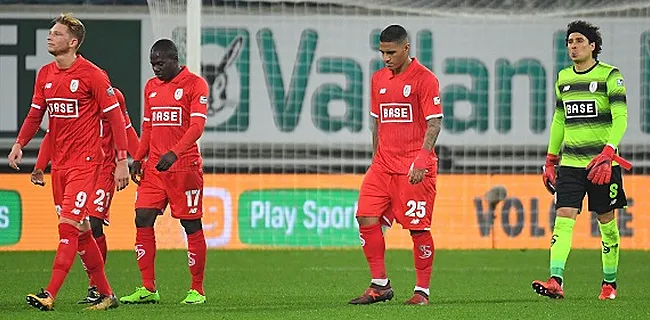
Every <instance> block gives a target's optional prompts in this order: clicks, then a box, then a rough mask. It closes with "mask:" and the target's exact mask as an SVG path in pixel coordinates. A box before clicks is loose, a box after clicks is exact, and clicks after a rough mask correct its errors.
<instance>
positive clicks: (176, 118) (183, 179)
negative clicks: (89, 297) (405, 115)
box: [120, 39, 208, 304]
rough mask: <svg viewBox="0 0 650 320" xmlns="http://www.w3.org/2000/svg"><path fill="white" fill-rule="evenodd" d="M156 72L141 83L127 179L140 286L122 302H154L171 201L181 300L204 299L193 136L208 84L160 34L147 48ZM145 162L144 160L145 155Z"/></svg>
mask: <svg viewBox="0 0 650 320" xmlns="http://www.w3.org/2000/svg"><path fill="white" fill-rule="evenodd" d="M149 58H150V62H151V67H152V69H153V72H154V74H155V77H154V78H152V79H149V81H148V82H147V84H146V85H145V88H144V117H143V124H142V138H141V141H140V148H139V149H138V152H137V154H136V156H135V158H134V159H133V160H134V162H133V166H132V167H131V178H132V179H133V181H134V182H136V183H137V184H138V185H139V186H138V193H137V197H136V202H135V226H136V230H137V231H136V238H135V251H136V254H137V261H138V267H139V268H140V274H141V276H142V287H139V288H136V291H135V292H134V293H133V294H131V295H129V296H125V297H121V298H120V302H122V303H157V302H159V301H160V294H159V293H158V290H157V289H156V283H155V278H156V277H155V272H154V260H155V256H156V237H155V233H154V228H153V227H154V223H155V222H156V217H157V216H158V215H160V214H162V213H163V211H165V208H166V207H167V205H168V204H169V205H170V209H171V215H172V217H173V218H176V219H179V220H180V222H181V225H182V226H183V228H184V229H185V233H186V234H187V258H188V264H189V268H190V273H191V275H192V284H191V286H190V290H189V291H188V293H187V297H186V298H185V299H184V300H183V301H182V302H181V303H184V304H198V303H204V302H205V301H206V299H205V293H204V292H203V274H204V269H205V258H206V243H205V237H204V236H203V225H202V223H201V218H202V217H203V160H202V159H201V154H200V153H199V148H198V145H197V143H196V141H197V140H198V139H199V138H200V137H201V135H202V134H203V128H204V127H205V121H206V119H207V115H206V114H207V113H206V112H207V103H208V84H207V82H206V81H205V80H204V79H203V78H201V77H200V76H198V75H196V74H194V73H192V72H190V71H189V70H188V69H187V67H181V66H180V65H179V63H178V49H177V48H176V45H175V44H174V42H173V41H171V40H169V39H161V40H158V41H156V43H154V44H153V46H152V47H151V52H150V57H149ZM145 156H147V161H146V163H145V164H144V165H143V160H144V158H145Z"/></svg>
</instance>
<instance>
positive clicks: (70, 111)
mask: <svg viewBox="0 0 650 320" xmlns="http://www.w3.org/2000/svg"><path fill="white" fill-rule="evenodd" d="M45 104H47V113H48V114H49V115H50V117H52V118H77V117H79V102H78V101H77V99H64V98H51V99H45Z"/></svg>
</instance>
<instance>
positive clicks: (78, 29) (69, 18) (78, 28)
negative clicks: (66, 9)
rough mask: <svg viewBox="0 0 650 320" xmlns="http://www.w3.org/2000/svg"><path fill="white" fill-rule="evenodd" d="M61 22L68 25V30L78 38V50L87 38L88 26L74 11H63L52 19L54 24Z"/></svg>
mask: <svg viewBox="0 0 650 320" xmlns="http://www.w3.org/2000/svg"><path fill="white" fill-rule="evenodd" d="M57 23H60V24H62V25H65V26H67V27H68V32H69V33H70V34H71V35H72V37H73V38H75V39H77V50H79V47H81V44H82V43H83V42H84V39H85V38H86V27H85V26H84V24H83V23H82V22H81V20H79V19H77V18H75V17H74V16H73V15H72V13H62V14H60V15H59V16H58V17H56V18H54V20H52V24H57Z"/></svg>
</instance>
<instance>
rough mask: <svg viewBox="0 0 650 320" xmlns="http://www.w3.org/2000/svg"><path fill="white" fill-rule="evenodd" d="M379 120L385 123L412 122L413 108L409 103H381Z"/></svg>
mask: <svg viewBox="0 0 650 320" xmlns="http://www.w3.org/2000/svg"><path fill="white" fill-rule="evenodd" d="M379 113H380V115H379V120H380V121H381V122H382V123H386V122H413V107H412V106H411V104H410V103H382V104H380V105H379Z"/></svg>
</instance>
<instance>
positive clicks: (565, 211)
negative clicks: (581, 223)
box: [557, 207, 579, 220]
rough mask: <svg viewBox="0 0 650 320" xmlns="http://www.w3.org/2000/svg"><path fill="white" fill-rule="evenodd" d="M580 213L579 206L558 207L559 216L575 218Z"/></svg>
mask: <svg viewBox="0 0 650 320" xmlns="http://www.w3.org/2000/svg"><path fill="white" fill-rule="evenodd" d="M578 213H579V211H578V209H577V208H570V207H563V208H557V216H558V217H563V218H570V219H573V220H575V219H576V218H577V217H578Z"/></svg>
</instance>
